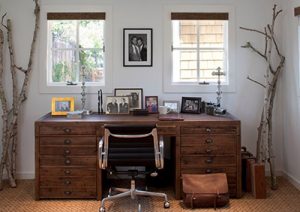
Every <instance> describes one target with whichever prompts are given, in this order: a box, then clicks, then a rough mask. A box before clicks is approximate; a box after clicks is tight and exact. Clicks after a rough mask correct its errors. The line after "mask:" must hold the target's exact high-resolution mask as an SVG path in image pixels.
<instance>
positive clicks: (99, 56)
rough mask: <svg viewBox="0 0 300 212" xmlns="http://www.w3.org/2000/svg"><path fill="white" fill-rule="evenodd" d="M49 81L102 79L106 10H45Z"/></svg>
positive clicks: (92, 80)
mask: <svg viewBox="0 0 300 212" xmlns="http://www.w3.org/2000/svg"><path fill="white" fill-rule="evenodd" d="M47 17H48V39H47V41H48V45H47V46H48V48H47V55H48V58H47V72H48V84H53V85H55V84H66V83H69V84H78V83H80V82H81V81H82V76H83V74H84V75H85V81H86V82H87V83H98V84H103V83H104V19H105V13H48V15H47ZM83 72H84V73H83Z"/></svg>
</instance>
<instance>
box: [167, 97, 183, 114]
mask: <svg viewBox="0 0 300 212" xmlns="http://www.w3.org/2000/svg"><path fill="white" fill-rule="evenodd" d="M163 106H166V107H167V108H168V109H169V112H168V113H179V112H180V102H179V101H174V100H164V101H163Z"/></svg>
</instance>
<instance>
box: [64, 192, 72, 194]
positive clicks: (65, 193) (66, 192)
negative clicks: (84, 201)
mask: <svg viewBox="0 0 300 212" xmlns="http://www.w3.org/2000/svg"><path fill="white" fill-rule="evenodd" d="M64 194H65V195H71V194H72V192H71V191H65V192H64Z"/></svg>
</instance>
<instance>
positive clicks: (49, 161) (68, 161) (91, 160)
mask: <svg viewBox="0 0 300 212" xmlns="http://www.w3.org/2000/svg"><path fill="white" fill-rule="evenodd" d="M96 165H97V157H96V156H91V157H62V156H41V157H40V166H66V167H67V166H82V167H96Z"/></svg>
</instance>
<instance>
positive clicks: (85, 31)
mask: <svg viewBox="0 0 300 212" xmlns="http://www.w3.org/2000/svg"><path fill="white" fill-rule="evenodd" d="M103 24H104V21H100V20H96V21H91V20H81V21H79V46H80V47H81V48H103Z"/></svg>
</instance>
